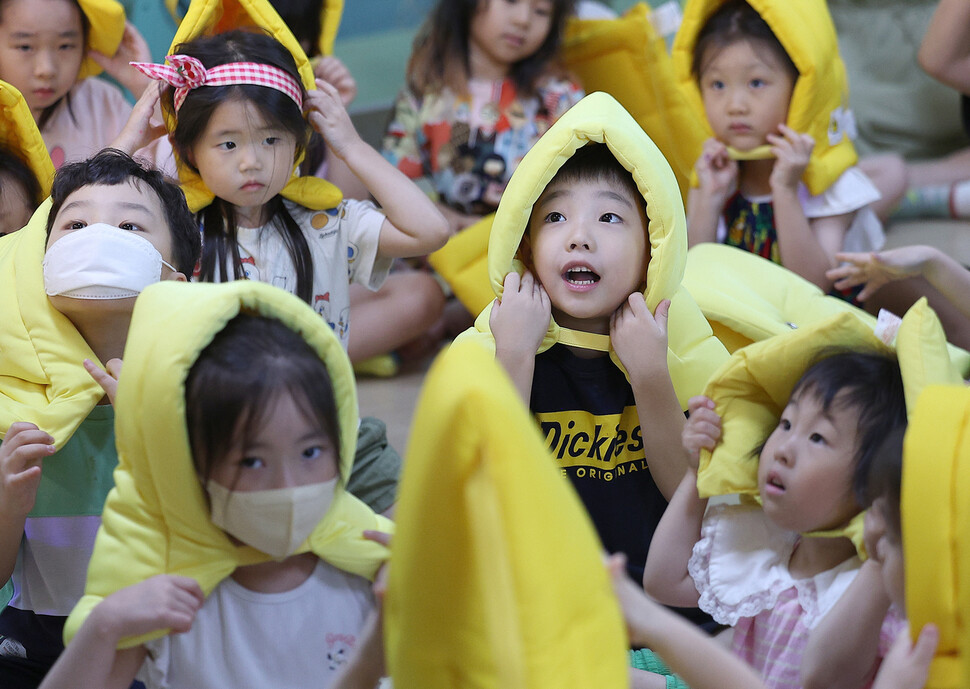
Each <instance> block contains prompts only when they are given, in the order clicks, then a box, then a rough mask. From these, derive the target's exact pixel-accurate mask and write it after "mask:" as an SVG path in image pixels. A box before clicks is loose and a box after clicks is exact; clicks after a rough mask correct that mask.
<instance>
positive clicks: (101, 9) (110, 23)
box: [77, 0, 125, 81]
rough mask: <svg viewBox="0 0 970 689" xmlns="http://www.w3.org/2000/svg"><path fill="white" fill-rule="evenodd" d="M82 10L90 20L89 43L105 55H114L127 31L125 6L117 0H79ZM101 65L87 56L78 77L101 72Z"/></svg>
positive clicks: (79, 78)
mask: <svg viewBox="0 0 970 689" xmlns="http://www.w3.org/2000/svg"><path fill="white" fill-rule="evenodd" d="M78 4H79V5H80V6H81V11H82V12H84V16H85V17H86V18H87V20H88V45H87V47H88V48H89V49H90V50H97V51H98V52H99V53H102V54H104V55H114V54H115V53H116V52H118V46H119V45H121V38H122V36H124V33H125V8H124V6H123V5H122V4H121V3H120V2H117V0H78ZM101 72H102V69H101V66H100V65H99V64H98V63H97V62H95V61H94V60H92V59H91V58H90V57H87V56H85V57H84V59H83V60H82V61H81V71H80V72H79V73H78V75H77V78H78V80H79V81H80V80H81V79H84V78H85V77H93V76H95V75H97V74H101Z"/></svg>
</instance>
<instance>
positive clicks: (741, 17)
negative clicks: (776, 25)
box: [691, 0, 798, 81]
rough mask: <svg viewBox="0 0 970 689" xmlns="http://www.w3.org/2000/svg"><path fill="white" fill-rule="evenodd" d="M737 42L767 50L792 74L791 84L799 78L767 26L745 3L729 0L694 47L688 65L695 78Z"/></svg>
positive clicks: (699, 36) (789, 59)
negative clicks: (709, 63)
mask: <svg viewBox="0 0 970 689" xmlns="http://www.w3.org/2000/svg"><path fill="white" fill-rule="evenodd" d="M740 41H747V42H749V43H751V44H752V48H753V49H755V50H757V49H758V48H762V49H764V50H766V51H767V52H769V53H770V54H771V55H772V57H773V58H774V59H775V61H777V62H778V64H779V65H781V67H782V68H783V69H784V70H785V71H787V72H788V73H789V74H790V75H791V78H792V81H795V80H797V79H798V68H797V67H796V66H795V63H794V62H792V59H791V57H790V56H789V55H788V52H787V51H786V50H785V48H784V46H782V44H781V42H780V41H779V40H778V38H777V37H776V36H775V34H774V32H773V31H772V30H771V27H770V26H768V23H767V22H765V20H764V19H762V18H761V15H760V14H758V13H757V12H756V11H755V10H754V8H752V7H751V5H749V4H748V3H747V2H745V1H744V0H728V2H726V3H724V4H723V5H721V7H720V8H718V10H717V11H716V12H715V13H714V14H712V15H711V16H710V18H709V19H708V20H707V22H705V23H704V26H703V27H702V28H701V30H700V32H699V33H698V34H697V42H696V43H695V44H694V55H693V60H692V64H691V71H692V72H693V74H694V78H695V79H699V78H700V74H701V71H702V70H703V69H704V67H705V66H706V63H707V62H710V60H711V58H713V57H714V56H715V55H716V54H717V53H719V52H721V51H722V50H723V49H724V48H727V47H728V46H729V45H733V44H735V43H738V42H740ZM712 50H713V52H712Z"/></svg>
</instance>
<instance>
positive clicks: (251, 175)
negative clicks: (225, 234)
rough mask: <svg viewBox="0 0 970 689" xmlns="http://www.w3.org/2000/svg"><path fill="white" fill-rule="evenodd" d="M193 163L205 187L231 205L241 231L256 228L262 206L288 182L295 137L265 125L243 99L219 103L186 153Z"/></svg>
mask: <svg viewBox="0 0 970 689" xmlns="http://www.w3.org/2000/svg"><path fill="white" fill-rule="evenodd" d="M192 157H193V161H192V162H193V163H194V164H195V167H196V168H197V169H198V170H199V175H200V176H201V177H202V179H203V181H204V182H205V183H206V186H208V187H209V190H210V191H212V193H213V194H215V195H216V196H217V197H219V198H220V199H222V200H223V201H226V202H228V203H231V204H232V205H233V206H235V207H236V211H237V213H238V214H239V215H238V222H239V224H240V225H242V226H244V227H260V226H262V225H263V224H264V223H265V222H266V221H267V220H268V218H265V217H263V206H264V205H265V204H266V203H267V202H268V201H270V200H271V199H272V198H273V197H275V196H276V195H277V194H279V193H280V191H281V190H282V189H283V187H284V186H286V183H287V182H288V181H289V179H290V175H291V174H292V172H293V163H294V161H295V159H296V139H294V138H293V135H292V134H290V133H289V132H286V131H284V130H282V129H279V128H277V127H274V126H272V125H270V124H269V123H268V122H267V121H266V120H265V119H264V118H263V116H262V115H261V114H260V112H259V109H258V108H257V107H256V106H255V105H254V104H253V103H252V102H251V101H248V100H241V99H233V100H228V101H226V102H224V103H221V104H220V105H219V106H218V107H217V108H216V109H215V110H213V112H212V117H210V118H209V122H208V124H207V125H206V128H205V131H204V132H203V133H202V136H201V137H199V140H198V141H197V142H196V144H195V146H194V147H193V149H192Z"/></svg>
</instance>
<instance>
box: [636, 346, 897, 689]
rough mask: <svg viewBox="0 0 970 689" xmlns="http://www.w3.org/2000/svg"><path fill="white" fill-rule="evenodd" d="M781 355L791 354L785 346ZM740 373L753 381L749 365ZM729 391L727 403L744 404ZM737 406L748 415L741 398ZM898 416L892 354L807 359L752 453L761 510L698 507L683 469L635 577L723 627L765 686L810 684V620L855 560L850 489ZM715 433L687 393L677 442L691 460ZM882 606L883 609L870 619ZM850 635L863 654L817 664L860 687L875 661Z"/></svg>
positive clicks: (712, 414)
mask: <svg viewBox="0 0 970 689" xmlns="http://www.w3.org/2000/svg"><path fill="white" fill-rule="evenodd" d="M809 334H810V335H816V333H809ZM780 337H784V336H780ZM790 341H791V340H789V342H790ZM783 345H784V343H782V342H778V343H777V347H782V346H783ZM766 347H767V343H766V345H765V347H761V348H760V350H761V351H765V349H766ZM745 351H746V350H745ZM776 351H777V350H776ZM786 351H788V352H789V353H791V352H792V351H793V349H792V348H791V345H789V349H788V350H786ZM750 356H752V357H753V356H755V354H754V353H751V355H750ZM762 356H763V355H762ZM743 360H744V358H743V357H739V358H738V359H736V362H741V361H743ZM724 375H725V379H726V380H728V381H733V380H734V378H733V377H731V376H730V375H728V374H727V373H725V374H724ZM751 375H752V376H753V377H755V379H756V380H757V374H756V373H755V372H754V371H752V373H751ZM775 388H777V385H776V386H775ZM732 389H734V388H733V387H732ZM738 390H739V392H738V393H737V398H738V400H745V399H746V398H745V396H744V394H743V392H742V388H741V387H740V386H739V387H738ZM777 392H778V390H777V389H774V393H777ZM732 400H733V397H732ZM725 404H728V401H727V400H725ZM741 404H742V402H741V401H739V402H738V404H737V405H735V407H734V408H735V409H739V410H740V409H741V408H742V407H741V406H740V405H741ZM746 409H747V410H748V413H751V412H752V408H751V407H750V405H749V406H748V407H746ZM905 414H906V408H905V401H904V398H903V386H902V380H901V377H900V372H899V365H898V364H897V362H896V360H895V358H892V357H890V356H887V355H884V354H875V353H871V354H870V353H863V352H845V353H838V354H830V355H828V356H827V358H823V359H821V360H819V361H818V362H817V363H815V364H814V365H812V366H810V367H809V368H808V369H807V370H806V371H805V372H804V374H803V375H802V376H801V378H800V379H799V380H798V382H797V383H796V384H795V386H794V388H792V392H791V394H790V397H789V398H788V402H787V404H786V406H785V407H784V410H783V411H782V413H781V416H780V418H779V419H778V422H777V426H776V427H775V429H774V430H773V431H772V432H771V434H770V435H769V436H768V437H767V438H766V439H765V440H764V442H763V443H762V445H761V446H760V447H759V448H757V450H756V451H757V452H758V455H759V461H758V467H757V487H758V496H759V501H760V503H761V506H760V507H759V506H752V505H750V504H744V503H742V504H741V505H719V506H716V507H712V508H711V509H710V510H708V511H707V514H706V515H705V508H706V507H707V499H706V498H705V499H702V498H700V497H699V496H698V480H697V473H696V471H697V470H696V468H692V469H691V470H689V471H688V472H687V474H686V475H685V477H684V479H683V481H682V482H681V484H680V486H679V487H678V488H677V492H676V494H675V495H674V497H673V498H672V499H671V501H670V507H669V508H668V509H667V512H666V513H665V514H664V516H663V519H662V520H661V522H660V525H659V526H658V527H657V532H656V535H655V537H654V541H653V543H652V544H651V550H650V555H649V556H648V558H647V563H646V568H645V571H644V576H643V583H644V588H645V589H646V590H647V593H648V594H650V595H652V596H654V597H656V598H657V600H658V601H660V602H662V603H667V604H672V605H698V604H699V605H700V607H701V608H702V609H703V610H706V611H708V612H710V613H711V614H712V615H713V616H714V618H715V619H716V620H717V621H718V622H721V623H722V624H729V625H732V626H734V637H733V648H734V651H735V652H736V653H737V654H738V655H739V656H741V658H743V659H744V660H746V661H747V662H749V663H751V664H752V665H753V666H754V667H755V669H756V670H758V671H759V673H760V674H761V675H762V678H763V679H764V682H765V684H766V685H767V686H769V687H786V688H791V689H795V688H797V687H802V686H803V683H804V686H818V685H817V684H816V683H814V682H815V680H814V678H813V677H812V676H811V675H810V674H809V676H805V674H806V673H805V668H803V666H802V655H803V652H804V651H805V648H806V645H807V644H810V643H811V642H812V640H813V639H814V638H815V636H816V635H817V634H820V633H821V632H820V631H818V629H816V625H818V622H819V619H820V618H822V617H823V616H825V615H826V613H827V612H828V611H829V610H830V609H831V608H832V607H833V606H834V605H835V604H836V602H837V601H840V597H842V594H843V592H845V591H846V590H847V588H848V587H849V586H850V585H851V584H852V582H853V579H854V578H855V577H856V574H857V572H858V571H859V567H860V564H861V563H860V560H859V558H858V557H857V556H856V546H855V545H854V544H853V542H852V541H851V540H850V538H849V537H848V534H849V530H847V529H848V525H849V524H850V522H851V520H852V519H853V518H854V517H855V516H856V515H857V514H858V513H859V511H860V506H859V504H858V502H857V501H856V498H855V497H854V495H853V487H855V486H858V485H860V483H861V481H862V477H864V476H865V472H866V471H867V469H868V467H869V464H870V462H871V457H872V454H873V451H874V447H875V444H876V443H877V442H878V440H879V439H880V438H882V437H883V436H884V435H885V434H886V433H887V432H888V431H889V430H891V429H892V428H894V427H897V426H899V425H901V424H903V423H905V418H906V416H905ZM720 438H721V417H720V416H719V415H718V413H717V412H716V411H715V406H714V402H713V401H712V400H711V399H709V398H707V397H696V398H694V399H692V400H691V403H690V416H689V417H688V420H687V423H686V425H685V427H684V448H685V449H686V450H687V451H688V452H689V453H690V454H691V456H692V458H695V460H696V458H697V456H698V453H699V451H700V450H701V449H702V448H704V449H708V450H710V449H713V448H714V447H715V446H716V445H717V444H718V442H719V440H720ZM739 460H740V458H739ZM731 463H732V464H735V463H736V462H734V461H733V460H732V462H731ZM800 534H801V535H800ZM840 604H841V601H840ZM885 613H886V609H885V607H883V609H882V610H881V613H880V614H879V620H880V621H881V620H882V618H883V616H884V615H885ZM886 624H889V622H887V623H886ZM830 636H837V637H838V638H839V641H838V643H841V644H842V646H843V648H845V647H849V648H855V647H854V646H851V645H849V644H848V643H847V642H846V639H845V637H842V636H840V635H838V634H835V635H830ZM852 639H853V642H855V643H857V644H860V646H861V647H862V648H865V649H867V651H868V655H867V654H866V653H864V652H862V651H859V652H856V653H854V654H849V653H846V654H845V655H847V656H851V657H849V658H847V659H846V660H845V662H844V663H843V664H842V665H841V666H839V667H838V668H837V670H833V667H831V666H832V665H834V663H830V666H829V667H826V668H825V670H826V671H827V672H830V673H832V672H835V673H836V675H837V677H838V679H839V680H840V681H841V684H840V685H839V686H847V687H855V686H862V685H863V684H864V683H865V682H866V681H867V680H868V679H869V678H870V677H871V673H872V671H873V666H874V664H875V662H876V660H877V651H878V649H877V648H876V647H875V644H874V643H873V644H871V645H869V646H865V645H864V643H863V640H862V639H860V638H857V637H852ZM831 640H832V639H830V641H831ZM830 660H831V659H830ZM830 686H832V685H830Z"/></svg>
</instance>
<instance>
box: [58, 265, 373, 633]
mask: <svg viewBox="0 0 970 689" xmlns="http://www.w3.org/2000/svg"><path fill="white" fill-rule="evenodd" d="M241 312H246V313H252V314H256V315H261V316H266V317H270V318H276V319H279V320H280V321H282V322H283V323H284V324H285V325H287V326H289V327H290V328H292V329H293V330H295V331H297V332H298V333H300V334H301V335H302V336H303V338H304V339H305V340H306V341H307V343H308V344H309V345H310V346H311V347H312V348H313V349H314V350H315V351H316V352H317V353H318V354H319V355H320V358H321V359H322V360H323V361H324V362H325V363H326V366H327V369H328V371H329V373H330V378H331V381H332V383H333V389H334V396H335V398H336V401H337V413H338V416H339V421H340V436H341V437H340V475H341V477H342V480H341V481H340V482H339V485H338V488H337V492H336V495H335V497H334V501H333V504H332V506H331V508H330V511H329V512H328V513H327V515H326V517H324V519H323V520H322V521H321V522H320V523H319V524H318V525H317V527H316V529H315V530H314V531H313V533H312V534H311V535H310V537H309V538H308V539H307V541H306V542H305V543H304V544H302V545H301V547H300V549H299V551H298V552H306V551H310V550H312V551H313V552H314V553H316V554H317V555H319V556H320V557H321V558H322V559H324V560H326V561H327V562H329V563H331V564H332V565H334V566H336V567H339V568H341V569H344V570H347V571H349V572H353V573H354V574H359V575H362V576H366V577H371V578H372V577H373V576H374V574H375V572H376V570H377V568H378V566H379V565H380V564H381V562H382V561H383V559H384V558H385V557H386V555H387V552H386V549H385V548H384V547H383V546H381V545H378V544H376V543H373V542H371V541H366V540H364V539H363V538H362V531H363V530H364V529H378V530H381V531H389V530H391V528H392V527H391V523H390V522H389V521H388V520H386V519H384V518H383V517H380V516H377V515H375V514H374V513H373V512H372V511H371V510H370V508H369V507H367V506H366V505H364V504H363V503H362V502H360V501H359V500H357V498H355V497H354V496H353V495H351V494H350V493H347V492H345V491H344V489H343V486H344V484H345V482H346V478H347V477H348V476H349V475H350V469H351V466H352V465H353V461H354V450H355V447H356V444H357V422H358V416H357V395H356V391H355V388H354V375H353V371H352V369H351V367H350V361H349V360H348V359H347V355H346V353H345V352H344V350H343V347H341V345H340V341H339V340H338V339H337V337H336V335H334V333H333V331H332V330H331V329H330V327H329V326H327V324H326V323H324V322H323V321H322V320H321V319H320V317H319V316H318V315H317V314H316V313H314V312H313V309H311V308H310V307H309V306H307V305H306V304H305V303H303V302H302V301H300V300H299V299H298V298H297V297H294V296H293V295H291V294H288V293H286V292H284V291H283V290H280V289H278V288H276V287H272V286H271V285H267V284H264V283H261V282H254V281H249V280H237V281H235V282H230V283H224V284H217V285H213V284H190V283H176V282H164V283H159V284H156V285H152V286H150V287H148V288H147V289H146V290H145V291H144V292H143V293H142V294H141V295H140V296H139V297H138V300H137V301H136V302H135V311H134V315H133V316H132V321H131V330H130V331H129V334H128V343H127V345H126V347H125V356H124V362H125V366H124V374H123V375H122V376H121V380H120V383H119V386H118V395H117V400H116V402H117V404H116V420H115V434H116V437H117V446H118V468H117V469H116V470H115V473H114V479H115V487H114V488H113V489H112V490H111V492H110V493H109V494H108V499H107V501H106V502H105V506H104V514H103V515H102V526H101V529H100V530H99V532H98V536H97V540H96V541H95V546H94V554H93V555H92V557H91V564H90V565H89V568H88V579H87V585H86V587H85V594H84V597H83V598H82V599H81V601H80V602H79V603H78V604H77V606H76V607H75V608H74V611H73V612H72V613H71V615H70V617H69V618H68V621H67V625H66V626H65V628H64V638H65V641H66V642H67V641H70V639H71V638H72V637H73V636H74V634H75V633H77V630H78V628H79V627H80V625H81V624H82V623H83V622H84V619H85V618H86V617H87V615H88V613H90V612H91V610H92V608H94V606H95V605H97V603H98V602H100V601H101V600H102V599H103V598H104V597H105V596H107V595H109V594H111V593H113V592H115V591H117V590H119V589H121V588H124V587H126V586H130V585H131V584H134V583H137V582H139V581H142V580H144V579H147V578H149V577H151V576H153V575H155V574H163V573H167V574H180V575H185V576H190V577H193V578H194V579H196V580H197V581H198V582H199V585H200V586H201V587H202V590H203V591H204V592H205V594H206V595H208V594H209V593H210V592H211V591H212V589H213V588H215V587H216V585H217V584H218V583H219V582H220V581H222V580H223V579H224V578H225V577H227V576H229V574H231V573H232V571H233V570H234V569H235V568H236V567H237V566H239V565H247V564H253V563H257V562H264V561H267V560H269V559H270V557H269V556H268V555H266V554H264V553H262V552H260V551H258V550H256V549H255V548H252V547H250V546H245V545H244V546H235V545H233V544H232V542H231V541H230V540H229V537H228V536H227V535H226V534H225V533H224V532H223V531H222V530H221V529H219V528H218V527H216V526H215V525H214V524H213V523H212V521H211V520H210V518H209V507H208V501H207V499H206V495H205V490H204V488H203V487H202V485H201V483H200V481H199V478H198V476H197V475H196V473H195V469H194V467H193V464H192V455H191V450H190V447H189V437H188V431H187V429H186V423H185V379H186V376H187V375H188V372H189V369H190V368H191V366H192V364H194V363H195V360H196V359H197V358H198V356H199V354H200V353H201V351H202V350H203V349H205V347H206V346H207V345H208V344H209V343H210V342H211V341H212V339H213V338H214V337H215V336H216V334H218V333H219V332H220V331H221V330H222V329H223V328H224V327H225V325H226V323H228V322H229V320H231V319H232V318H233V317H235V316H236V315H238V314H239V313H241ZM164 633H165V630H158V631H157V632H154V633H152V634H148V635H145V636H143V637H140V638H137V639H127V640H125V641H124V642H123V645H126V646H130V645H135V644H137V643H141V642H143V641H145V640H147V639H149V638H154V637H158V636H162V635H163V634H164Z"/></svg>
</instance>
